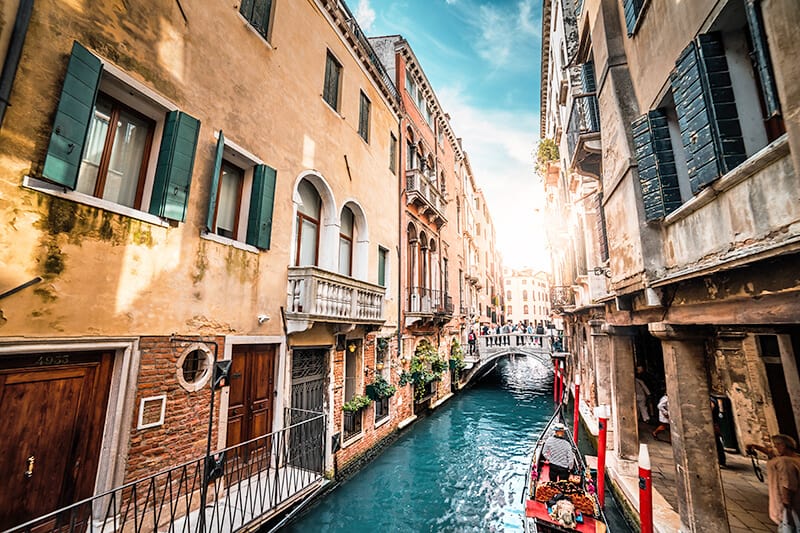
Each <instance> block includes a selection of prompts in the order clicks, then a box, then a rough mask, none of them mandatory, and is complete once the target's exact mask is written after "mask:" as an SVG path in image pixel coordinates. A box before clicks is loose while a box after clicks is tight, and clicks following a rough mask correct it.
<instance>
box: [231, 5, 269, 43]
mask: <svg viewBox="0 0 800 533" xmlns="http://www.w3.org/2000/svg"><path fill="white" fill-rule="evenodd" d="M271 11H272V0H242V3H241V5H240V6H239V13H241V14H242V16H243V17H244V18H246V19H247V22H249V23H250V25H251V26H253V29H255V30H256V31H257V32H258V33H260V34H261V35H262V36H263V37H264V38H265V39H268V37H269V36H268V31H269V17H270V13H271Z"/></svg>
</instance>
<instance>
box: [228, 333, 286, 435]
mask: <svg viewBox="0 0 800 533" xmlns="http://www.w3.org/2000/svg"><path fill="white" fill-rule="evenodd" d="M230 383H231V386H230V396H229V403H228V438H227V446H235V445H237V444H240V443H242V442H247V441H248V440H251V439H254V438H256V437H261V436H262V435H266V434H267V433H270V432H271V431H272V418H273V399H274V396H275V346H274V345H254V346H241V345H240V346H234V348H233V362H232V364H231V373H230Z"/></svg>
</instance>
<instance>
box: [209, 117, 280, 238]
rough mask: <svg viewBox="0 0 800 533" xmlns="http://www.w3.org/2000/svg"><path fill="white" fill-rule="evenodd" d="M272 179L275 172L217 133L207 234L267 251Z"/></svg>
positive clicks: (273, 198)
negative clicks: (242, 242)
mask: <svg viewBox="0 0 800 533" xmlns="http://www.w3.org/2000/svg"><path fill="white" fill-rule="evenodd" d="M275 178H276V172H275V169H274V168H271V167H269V166H267V165H264V164H263V163H262V162H261V161H260V160H258V158H256V157H255V156H253V155H252V154H249V153H248V152H247V151H246V150H244V149H242V148H241V147H239V146H236V145H235V144H233V143H232V142H231V141H229V140H228V139H226V138H225V136H224V135H223V133H222V132H221V131H220V132H219V136H218V139H217V151H216V158H215V161H214V170H213V173H212V177H211V187H210V194H209V198H208V212H207V218H206V228H205V229H206V232H207V234H214V235H219V236H221V237H224V238H227V239H232V240H234V241H244V242H245V243H247V244H249V245H251V246H255V247H256V248H259V249H262V250H269V248H270V241H271V238H272V211H273V206H274V202H275Z"/></svg>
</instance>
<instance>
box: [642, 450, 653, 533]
mask: <svg viewBox="0 0 800 533" xmlns="http://www.w3.org/2000/svg"><path fill="white" fill-rule="evenodd" d="M639 520H640V522H641V525H642V533H653V476H652V472H651V470H650V454H649V452H648V451H647V444H640V445H639Z"/></svg>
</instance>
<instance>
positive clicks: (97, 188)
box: [75, 93, 154, 209]
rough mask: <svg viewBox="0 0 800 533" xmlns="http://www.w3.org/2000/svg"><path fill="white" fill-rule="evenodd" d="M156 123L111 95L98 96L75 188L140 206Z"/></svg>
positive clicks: (113, 200)
mask: <svg viewBox="0 0 800 533" xmlns="http://www.w3.org/2000/svg"><path fill="white" fill-rule="evenodd" d="M153 126H154V124H153V122H152V121H151V120H149V119H147V118H146V117H144V116H142V115H140V114H139V113H136V112H135V111H133V110H131V109H129V108H127V107H126V106H124V105H123V104H121V103H119V102H117V101H116V100H114V99H112V98H111V97H109V96H107V95H105V94H102V93H101V94H100V95H98V97H97V102H96V103H95V107H94V114H93V116H92V120H91V123H90V124H89V133H88V134H87V136H86V144H85V146H84V150H83V157H82V159H81V166H80V169H79V171H78V182H77V184H76V186H75V190H76V191H78V192H82V193H84V194H88V195H91V196H96V197H97V198H102V199H104V200H108V201H110V202H114V203H117V204H121V205H124V206H127V207H133V208H134V209H140V208H141V201H142V185H143V182H144V179H145V172H146V169H147V162H148V158H149V152H150V145H151V144H152V138H153Z"/></svg>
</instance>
